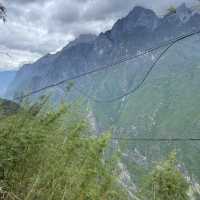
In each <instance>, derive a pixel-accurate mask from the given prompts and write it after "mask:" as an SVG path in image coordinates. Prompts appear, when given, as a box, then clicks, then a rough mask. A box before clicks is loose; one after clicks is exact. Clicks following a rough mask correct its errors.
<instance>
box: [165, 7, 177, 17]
mask: <svg viewBox="0 0 200 200" xmlns="http://www.w3.org/2000/svg"><path fill="white" fill-rule="evenodd" d="M167 11H168V13H167V14H168V15H171V14H174V13H176V7H175V6H170V7H169V8H168V9H167Z"/></svg>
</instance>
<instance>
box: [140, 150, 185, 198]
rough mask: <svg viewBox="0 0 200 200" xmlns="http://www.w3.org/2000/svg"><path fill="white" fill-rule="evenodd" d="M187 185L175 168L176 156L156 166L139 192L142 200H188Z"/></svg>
mask: <svg viewBox="0 0 200 200" xmlns="http://www.w3.org/2000/svg"><path fill="white" fill-rule="evenodd" d="M188 191H189V184H188V183H187V181H186V179H185V178H184V176H183V175H182V174H181V172H179V170H178V169H177V168H176V155H175V154H174V153H172V154H171V155H170V156H169V158H168V159H167V160H166V161H164V162H161V163H160V164H158V165H157V166H156V167H155V169H154V170H153V171H152V172H151V173H150V175H149V176H148V177H147V178H146V180H145V182H144V183H143V186H142V189H141V191H140V196H141V199H144V200H154V199H156V200H189V196H188Z"/></svg>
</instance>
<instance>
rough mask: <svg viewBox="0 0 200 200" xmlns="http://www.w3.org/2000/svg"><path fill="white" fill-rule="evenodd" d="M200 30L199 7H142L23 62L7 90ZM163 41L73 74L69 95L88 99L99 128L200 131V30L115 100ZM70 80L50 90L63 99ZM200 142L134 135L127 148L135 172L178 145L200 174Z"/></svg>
mask: <svg viewBox="0 0 200 200" xmlns="http://www.w3.org/2000/svg"><path fill="white" fill-rule="evenodd" d="M197 30H200V14H199V13H197V12H193V11H192V10H190V9H189V8H187V7H186V6H185V4H183V5H181V6H180V7H178V8H177V10H176V14H173V15H170V16H169V15H167V16H164V17H159V16H157V15H156V14H155V13H154V12H153V11H152V10H149V9H145V8H142V7H135V8H134V9H133V10H132V11H131V12H130V13H129V14H128V15H127V16H126V17H124V18H122V19H120V20H118V21H117V22H116V23H115V24H114V26H113V27H112V29H111V30H109V31H107V32H105V33H101V34H100V35H99V36H97V37H95V36H91V35H85V36H80V38H78V39H76V40H75V41H73V42H72V43H70V44H68V45H67V46H66V47H65V48H63V49H62V50H61V51H60V52H57V53H56V54H48V55H46V56H44V57H43V58H41V59H39V60H38V61H36V62H35V63H33V64H28V65H24V66H23V67H22V68H21V70H20V71H19V72H18V73H17V76H16V78H15V80H14V81H13V82H12V83H11V84H10V87H9V89H8V90H7V96H9V97H16V96H20V95H21V94H24V93H26V92H31V91H34V90H37V89H39V88H42V87H45V86H47V85H49V84H54V83H56V82H59V81H62V80H63V79H67V78H70V77H73V76H76V75H79V74H82V73H85V72H88V71H91V70H94V69H96V68H98V67H102V66H105V65H109V64H112V63H115V62H117V61H118V60H119V59H121V58H122V57H131V56H133V55H137V54H139V53H141V52H142V50H144V49H149V48H152V47H156V46H157V45H159V44H160V43H162V42H166V41H169V40H171V39H174V38H176V37H178V36H181V35H183V34H186V33H190V32H192V31H197ZM163 49H164V47H163V48H160V49H159V50H157V51H154V52H151V53H149V54H148V55H145V56H142V57H139V58H137V59H135V60H129V61H127V62H124V63H122V64H119V65H116V66H114V67H112V68H109V69H106V70H103V71H101V72H98V73H93V74H90V75H87V76H85V77H81V78H79V79H77V80H74V81H73V84H72V88H71V90H70V91H67V97H66V98H67V99H68V100H71V101H74V100H78V99H80V100H81V102H83V103H84V108H85V109H87V111H88V110H89V111H90V112H89V115H88V118H89V120H91V122H92V123H93V125H94V126H95V128H96V130H97V131H98V132H99V133H100V132H101V131H102V130H108V129H112V130H114V136H118V137H132V138H134V137H143V138H192V137H194V138H200V106H199V102H200V93H199V88H200V78H199V77H200V56H199V52H200V36H199V35H196V36H194V37H191V38H189V39H187V40H184V41H181V42H180V43H177V44H176V45H174V46H173V47H172V48H171V49H169V51H168V52H167V53H166V54H165V55H164V56H163V57H162V59H161V60H160V62H159V63H158V64H157V66H156V68H154V70H153V71H152V72H151V74H150V75H149V77H148V79H147V80H146V81H145V82H144V84H143V85H142V87H141V88H140V90H138V91H137V92H136V93H135V94H133V95H129V96H125V97H124V98H121V99H118V100H117V101H113V102H110V101H109V99H112V98H115V97H118V96H120V95H123V94H125V93H127V92H129V91H131V90H132V89H134V88H135V87H137V84H138V82H140V81H141V80H142V79H143V77H144V74H145V73H146V72H147V71H148V70H149V68H150V66H151V64H152V63H153V62H154V61H155V59H156V57H158V56H159V55H160V53H161V52H162V51H163ZM68 84H69V83H68ZM68 84H67V83H66V84H63V85H60V86H58V87H54V88H51V89H49V90H47V91H45V93H46V94H53V100H54V101H55V102H58V101H59V100H60V99H61V98H62V97H64V96H65V93H66V89H67V87H68ZM34 97H35V96H34V95H33V96H32V98H34ZM36 97H37V96H36ZM96 100H98V101H96ZM86 105H87V106H86ZM117 144H121V142H118V143H117ZM199 145H200V144H199V143H198V142H165V143H161V142H153V141H152V142H138V141H137V142H134V140H131V141H127V145H126V147H127V149H126V150H123V149H122V150H121V151H123V159H124V163H126V164H127V165H126V166H127V168H128V171H129V172H130V173H131V176H132V175H133V176H132V177H133V178H135V176H134V174H135V170H136V168H137V169H139V171H141V170H140V169H142V167H143V168H144V169H146V168H148V167H150V166H151V164H152V163H153V162H154V161H155V160H159V159H160V158H162V157H163V156H165V155H166V154H168V153H169V152H170V151H171V150H173V149H176V150H177V153H178V159H179V161H180V164H181V168H182V170H183V171H184V172H185V173H186V174H188V173H189V175H191V174H193V175H195V176H194V177H195V178H198V179H199V180H200V167H199V166H200V157H199V152H200V148H199ZM116 148H118V149H119V148H120V147H119V146H117V147H116ZM129 164H131V165H129ZM133 164H134V165H135V166H136V167H135V168H133ZM191 166H192V169H191ZM139 171H138V174H139Z"/></svg>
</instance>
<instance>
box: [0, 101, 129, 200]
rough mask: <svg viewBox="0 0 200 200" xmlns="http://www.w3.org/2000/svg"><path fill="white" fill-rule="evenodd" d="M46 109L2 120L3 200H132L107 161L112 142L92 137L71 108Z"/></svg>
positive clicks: (0, 183)
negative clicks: (108, 145)
mask: <svg viewBox="0 0 200 200" xmlns="http://www.w3.org/2000/svg"><path fill="white" fill-rule="evenodd" d="M43 107H44V103H37V104H34V105H33V106H31V107H30V108H28V109H27V108H25V109H23V110H22V109H21V110H20V111H19V112H17V113H15V114H13V115H10V116H7V117H5V118H3V119H1V120H0V175H1V176H0V187H1V188H0V189H1V191H0V193H1V198H2V199H24V200H32V199H37V200H40V199H41V200H45V199H52V200H56V199H59V200H60V199H63V200H64V199H67V200H90V199H91V200H100V199H101V200H118V199H119V200H120V199H123V200H124V199H127V195H126V192H124V190H123V189H122V188H121V187H120V185H119V183H118V178H117V169H116V168H115V165H114V161H113V160H112V159H107V160H106V159H105V157H104V151H105V149H106V147H107V144H108V141H109V137H110V136H109V135H108V134H106V135H104V136H102V137H100V138H99V139H97V138H94V137H92V134H91V130H90V127H89V125H88V123H87V120H83V119H84V118H83V116H81V115H80V114H79V113H78V112H77V111H76V110H75V109H74V107H73V106H71V105H67V106H66V105H62V106H60V108H59V109H58V110H55V109H54V110H53V109H50V108H48V112H46V111H45V112H44V110H43ZM49 110H51V111H49Z"/></svg>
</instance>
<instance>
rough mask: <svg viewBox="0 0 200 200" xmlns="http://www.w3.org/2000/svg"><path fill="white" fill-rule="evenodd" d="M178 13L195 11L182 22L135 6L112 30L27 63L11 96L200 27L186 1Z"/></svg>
mask: <svg viewBox="0 0 200 200" xmlns="http://www.w3.org/2000/svg"><path fill="white" fill-rule="evenodd" d="M186 11H187V12H186ZM177 12H178V15H179V16H180V15H181V14H185V13H192V14H191V16H190V18H189V19H187V21H182V20H181V19H179V18H177V16H175V15H173V16H164V17H162V18H161V17H158V16H157V15H156V13H155V12H154V11H152V10H150V9H146V8H143V7H139V6H138V7H135V8H133V10H132V11H131V12H130V13H129V14H128V15H127V16H126V17H124V18H122V19H120V20H118V21H117V22H116V23H115V24H114V25H113V28H112V29H111V30H108V31H106V32H104V33H101V34H100V35H99V36H97V37H95V36H92V40H90V41H87V40H86V42H81V41H80V42H76V41H77V40H79V39H76V40H75V41H72V43H70V44H68V45H67V46H66V47H64V48H63V50H61V51H59V52H57V53H56V54H53V55H52V54H47V55H46V56H44V57H42V58H41V59H39V60H38V61H36V62H35V63H33V64H28V65H24V66H23V67H22V68H21V69H20V70H19V72H18V73H17V76H16V79H15V80H14V82H13V83H15V87H14V88H13V87H12V84H11V85H10V87H9V89H8V92H7V96H9V97H13V96H16V93H17V92H19V91H20V92H22V91H27V90H29V91H30V90H33V89H38V88H40V87H42V86H45V85H47V84H50V83H55V82H57V81H60V80H62V79H65V78H68V77H70V76H72V75H74V74H78V73H82V72H86V71H89V70H91V69H92V68H94V67H97V66H101V65H106V64H110V63H111V62H110V61H111V60H112V62H115V61H116V60H118V59H119V58H120V57H122V56H129V55H133V54H136V53H137V51H139V50H141V49H146V48H150V47H152V46H155V45H157V44H158V43H159V42H160V41H163V40H167V39H172V38H173V37H175V36H177V35H178V34H179V35H180V34H182V33H185V32H189V31H191V30H194V29H196V27H197V26H198V25H199V26H200V14H198V13H195V14H193V12H192V11H190V9H189V8H187V7H186V6H185V5H184V4H183V5H182V6H180V7H179V8H177ZM193 17H194V18H193ZM192 18H193V19H192ZM43 77H45V80H44V79H43ZM25 82H26V84H25V87H24V83H25ZM27 83H28V84H27ZM30 86H31V87H30ZM20 92H19V93H20ZM14 94H15V95H14Z"/></svg>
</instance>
